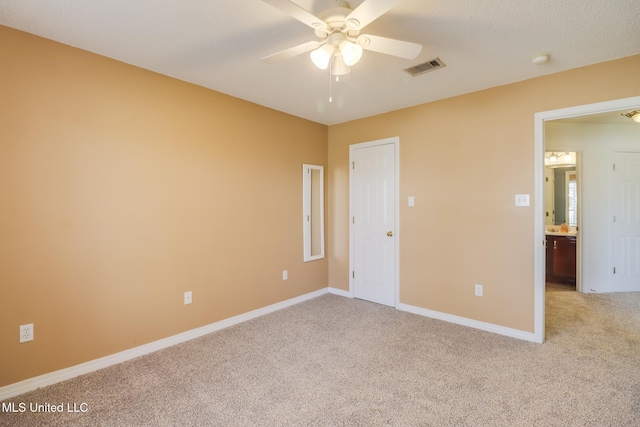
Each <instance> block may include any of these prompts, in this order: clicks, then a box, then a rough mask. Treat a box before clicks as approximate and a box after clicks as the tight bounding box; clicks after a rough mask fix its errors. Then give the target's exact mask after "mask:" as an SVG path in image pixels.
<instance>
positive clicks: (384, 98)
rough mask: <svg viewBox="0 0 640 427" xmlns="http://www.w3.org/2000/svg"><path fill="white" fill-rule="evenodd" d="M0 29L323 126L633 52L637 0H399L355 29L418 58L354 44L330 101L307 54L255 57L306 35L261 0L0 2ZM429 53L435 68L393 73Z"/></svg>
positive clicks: (636, 48)
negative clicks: (542, 59) (410, 46)
mask: <svg viewBox="0 0 640 427" xmlns="http://www.w3.org/2000/svg"><path fill="white" fill-rule="evenodd" d="M295 2H296V3H297V4H298V5H300V6H302V7H304V8H305V9H307V10H309V11H311V12H312V13H315V14H317V13H318V12H320V11H321V10H322V9H324V8H325V7H326V5H327V1H326V0H296V1H295ZM360 3H362V0H351V1H350V2H349V4H350V5H351V7H352V8H355V7H357V6H358V5H359V4H360ZM0 24H2V25H6V26H8V27H12V28H16V29H19V30H23V31H27V32H29V33H33V34H36V35H40V36H43V37H46V38H49V39H52V40H56V41H59V42H61V43H65V44H69V45H71V46H75V47H79V48H81V49H85V50H88V51H91V52H95V53H98V54H100V55H104V56H108V57H111V58H114V59H118V60H120V61H123V62H126V63H129V64H133V65H136V66H139V67H142V68H146V69H149V70H152V71H155V72H158V73H161V74H165V75H168V76H172V77H175V78H178V79H181V80H185V81H188V82H192V83H195V84H198V85H201V86H204V87H207V88H210V89H214V90H216V91H219V92H223V93H226V94H229V95H232V96H235V97H238V98H242V99H245V100H248V101H251V102H254V103H257V104H260V105H264V106H267V107H271V108H274V109H276V110H280V111H284V112H286V113H289V114H293V115H295V116H299V117H303V118H306V119H309V120H312V121H315V122H318V123H323V124H327V125H331V124H336V123H341V122H345V121H349V120H353V119H357V118H362V117H367V116H371V115H375V114H379V113H383V112H386V111H391V110H396V109H399V108H404V107H408V106H412V105H417V104H422V103H425V102H430V101H434V100H437V99H442V98H447V97H451V96H455V95H460V94H464V93H468V92H473V91H477V90H481V89H485V88H489V87H494V86H499V85H504V84H507V83H512V82H515V81H521V80H525V79H529V78H532V77H537V76H541V75H544V74H550V73H555V72H558V71H562V70H567V69H571V68H577V67H581V66H585V65H589V64H593V63H598V62H603V61H608V60H612V59H616V58H621V57H625V56H630V55H635V54H640V35H639V34H640V33H639V30H640V4H639V3H638V0H608V1H602V0H601V1H586V0H536V1H522V0H484V1H478V0H404V1H403V2H401V3H400V4H399V5H398V6H396V7H395V8H393V9H392V10H391V11H390V12H388V13H387V14H385V15H383V16H382V17H380V18H379V19H377V20H376V21H374V22H373V23H371V24H370V25H369V26H367V27H366V28H365V30H364V31H363V32H364V33H369V34H375V35H380V36H385V37H391V38H396V39H401V40H407V41H411V42H416V43H421V44H422V45H423V46H424V47H423V50H422V52H421V53H420V55H419V56H418V58H416V59H415V60H406V59H400V58H396V57H392V56H387V55H383V54H380V53H375V52H370V51H365V53H364V55H363V58H362V60H361V61H360V62H359V63H358V64H356V65H355V66H353V67H352V72H351V74H349V75H348V76H346V77H345V78H342V79H341V81H340V82H339V83H335V82H334V83H333V84H332V93H333V102H331V103H329V80H330V79H329V74H328V72H327V71H321V70H318V69H317V68H315V67H314V66H313V64H312V63H311V61H310V59H309V57H308V55H300V56H298V57H295V58H292V59H289V60H286V61H284V62H279V63H276V64H266V63H264V62H263V61H261V58H262V57H264V56H266V55H269V54H271V53H275V52H278V51H280V50H283V49H286V48H288V47H291V46H294V45H297V44H300V43H303V42H306V41H310V40H315V36H314V35H313V31H312V30H311V29H310V28H309V27H307V26H305V25H304V24H302V23H300V22H299V21H296V20H294V19H292V18H291V17H288V16H286V15H284V14H283V13H282V12H280V11H279V10H277V9H275V8H274V7H272V6H270V5H268V4H266V3H264V2H262V1H261V0H233V1H222V0H190V1H178V0H92V1H80V0H46V1H44V0H0ZM539 52H550V53H551V55H552V57H551V61H550V62H549V63H547V64H544V65H532V63H531V57H532V56H533V55H534V54H536V53H539ZM435 57H439V58H440V59H441V60H442V61H443V62H444V63H445V64H446V67H445V68H442V69H440V70H437V71H434V72H430V73H426V74H423V75H421V76H418V77H411V76H409V75H408V74H406V73H405V72H404V71H403V69H405V68H407V67H410V66H413V65H417V64H419V63H422V62H424V61H427V60H430V59H433V58H435ZM632 95H637V94H630V96H632Z"/></svg>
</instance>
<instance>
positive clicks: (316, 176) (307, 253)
mask: <svg viewBox="0 0 640 427" xmlns="http://www.w3.org/2000/svg"><path fill="white" fill-rule="evenodd" d="M302 216H303V218H302V224H303V231H304V232H303V240H304V261H305V262H307V261H313V260H316V259H322V258H324V166H318V165H309V164H303V165H302Z"/></svg>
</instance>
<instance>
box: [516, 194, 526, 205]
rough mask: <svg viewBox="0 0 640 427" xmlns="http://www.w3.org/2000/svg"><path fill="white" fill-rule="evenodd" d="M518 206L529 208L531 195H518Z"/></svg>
mask: <svg viewBox="0 0 640 427" xmlns="http://www.w3.org/2000/svg"><path fill="white" fill-rule="evenodd" d="M516 206H529V195H528V194H516Z"/></svg>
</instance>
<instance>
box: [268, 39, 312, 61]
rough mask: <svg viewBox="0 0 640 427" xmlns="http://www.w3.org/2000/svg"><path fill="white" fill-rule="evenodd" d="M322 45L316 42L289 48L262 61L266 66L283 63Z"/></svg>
mask: <svg viewBox="0 0 640 427" xmlns="http://www.w3.org/2000/svg"><path fill="white" fill-rule="evenodd" d="M323 44H324V43H323V42H318V41H310V42H306V43H302V44H299V45H298V46H294V47H290V48H289V49H285V50H281V51H280V52H277V53H274V54H272V55H268V56H265V57H264V58H262V60H263V61H264V62H266V63H268V64H273V63H274V62H278V61H283V60H285V59H289V58H293V57H294V56H297V55H301V54H303V53H306V52H309V51H312V50H314V49H317V48H319V47H320V46H322V45H323Z"/></svg>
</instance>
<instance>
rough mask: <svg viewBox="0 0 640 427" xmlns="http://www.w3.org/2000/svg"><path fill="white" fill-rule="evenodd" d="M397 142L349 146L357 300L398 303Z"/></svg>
mask: <svg viewBox="0 0 640 427" xmlns="http://www.w3.org/2000/svg"><path fill="white" fill-rule="evenodd" d="M399 143H400V141H399V138H398V137H394V138H387V139H382V140H378V141H371V142H365V143H361V144H354V145H351V146H350V147H349V160H350V166H351V167H350V169H349V184H350V192H349V210H350V215H349V217H350V221H349V228H350V230H349V247H350V251H351V254H350V255H351V256H350V257H349V259H350V261H349V263H350V272H351V277H350V278H349V288H350V293H351V295H352V296H353V297H355V298H359V299H363V300H367V301H371V302H375V303H378V304H384V305H388V306H391V307H396V305H397V303H398V246H399V245H398V238H399V235H398V233H399V226H398V224H399V218H398V217H399V215H398V193H399V191H398V182H399V179H398V170H399Z"/></svg>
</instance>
